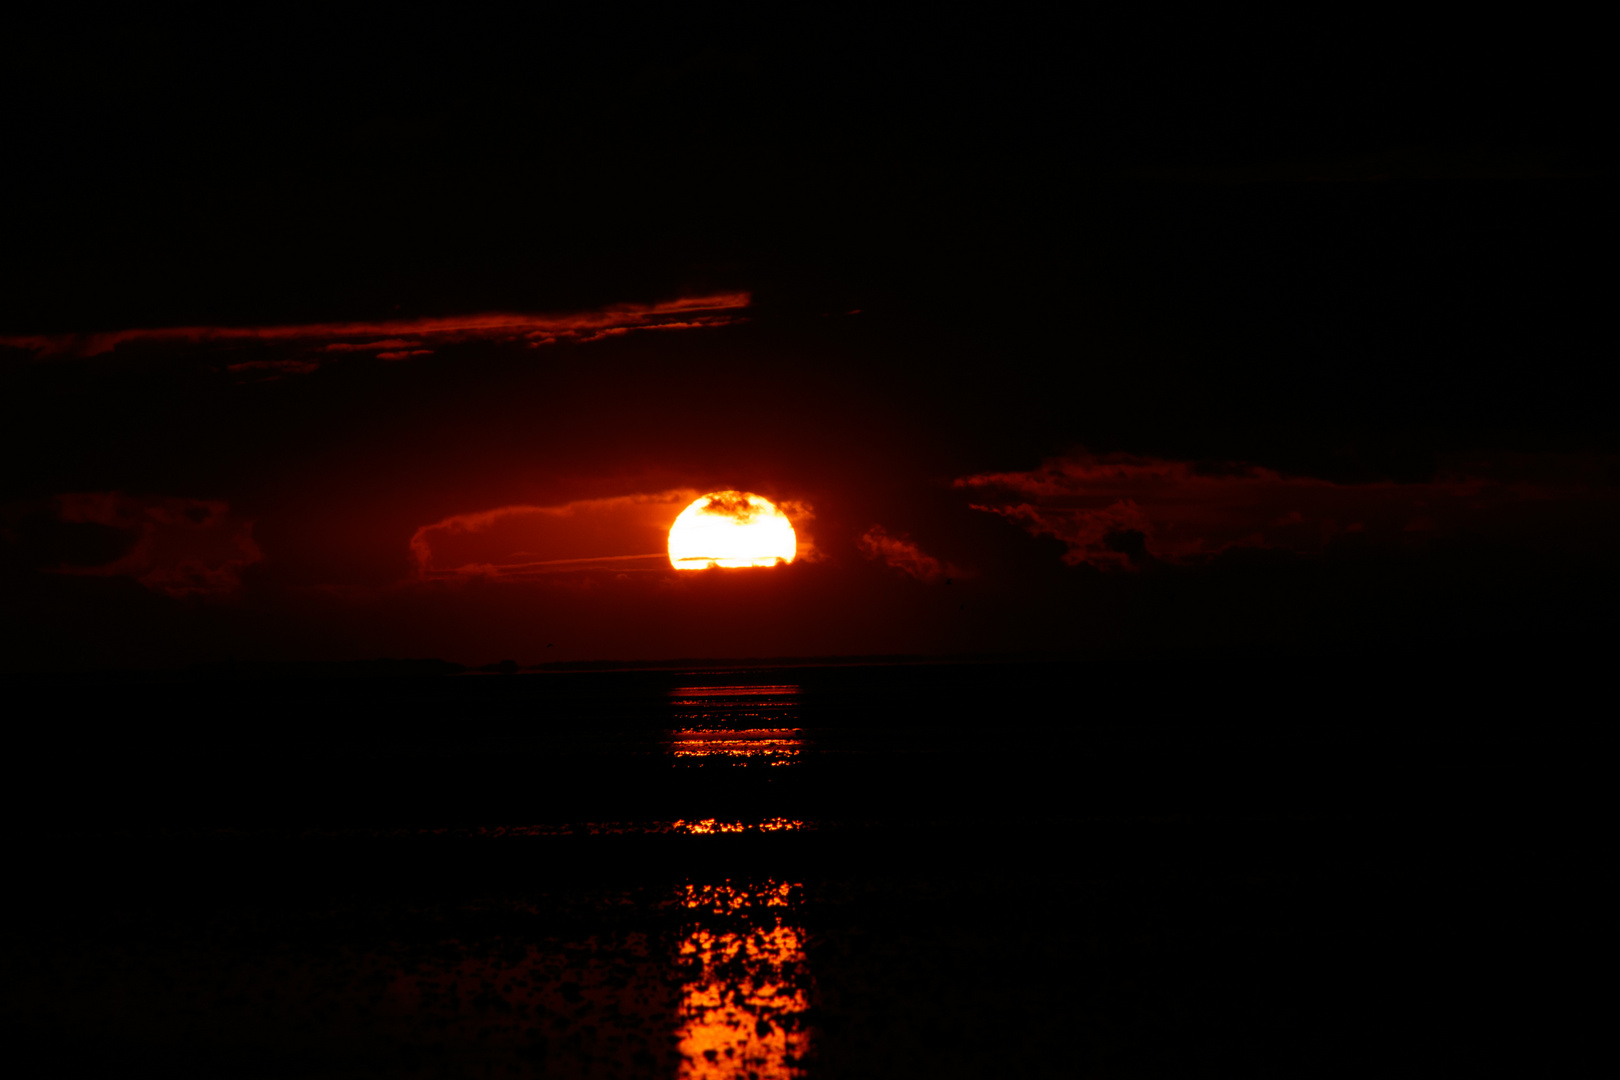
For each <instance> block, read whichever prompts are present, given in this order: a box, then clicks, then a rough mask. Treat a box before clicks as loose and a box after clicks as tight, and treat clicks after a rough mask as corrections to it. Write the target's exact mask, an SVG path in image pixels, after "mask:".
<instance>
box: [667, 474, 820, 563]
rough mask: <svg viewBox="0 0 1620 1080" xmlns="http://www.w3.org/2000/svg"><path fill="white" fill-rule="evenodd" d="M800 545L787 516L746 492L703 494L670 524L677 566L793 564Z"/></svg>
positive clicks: (671, 556)
mask: <svg viewBox="0 0 1620 1080" xmlns="http://www.w3.org/2000/svg"><path fill="white" fill-rule="evenodd" d="M798 549H799V545H798V538H797V537H796V536H795V535H794V533H793V525H792V523H791V522H789V521H788V519H787V515H786V514H783V513H782V511H780V510H778V509H777V508H776V506H775V504H773V503H772V502H771V501H770V500H769V499H762V498H760V497H759V496H758V495H750V494H748V493H747V492H744V491H716V492H712V493H710V494H708V495H705V496H703V497H702V498H701V499H698V500H697V501H696V502H694V503H692V505H690V506H688V507H687V508H686V509H685V510H682V511H681V514H680V517H677V518H676V519H675V524H673V525H671V526H670V527H669V561H670V564H671V565H673V566H674V567H675V569H677V570H705V569H707V568H709V567H711V566H731V567H736V566H775V565H776V564H777V563H778V562H784V563H790V562H792V561H793V556H794V555H795V554H797V552H798Z"/></svg>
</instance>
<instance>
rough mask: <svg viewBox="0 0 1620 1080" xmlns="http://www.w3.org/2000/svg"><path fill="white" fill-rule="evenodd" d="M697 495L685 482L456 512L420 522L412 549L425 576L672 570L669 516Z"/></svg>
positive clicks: (418, 570) (530, 575)
mask: <svg viewBox="0 0 1620 1080" xmlns="http://www.w3.org/2000/svg"><path fill="white" fill-rule="evenodd" d="M698 495H699V492H697V491H695V490H691V489H687V488H682V489H679V490H675V491H664V492H659V493H656V494H648V495H624V496H618V497H615V498H607V499H585V500H580V501H577V502H571V503H565V504H562V505H560V506H502V507H497V508H495V509H493V510H482V511H478V512H475V513H470V514H455V515H452V516H450V517H447V518H444V519H443V520H440V521H436V522H434V523H433V524H431V525H424V526H422V527H421V528H419V529H417V530H416V532H415V534H414V535H413V536H412V537H411V542H410V547H411V556H412V558H413V560H414V561H415V564H416V573H417V576H418V577H419V578H420V579H423V580H445V579H451V580H453V579H460V578H473V577H480V578H487V579H493V580H502V581H514V580H525V579H532V578H538V577H544V576H547V575H552V574H566V573H576V572H579V571H582V570H616V571H620V572H627V571H647V570H668V569H669V554H668V551H667V542H668V537H669V526H670V523H671V522H673V521H674V520H675V518H676V516H677V515H678V514H679V513H680V512H681V511H682V510H684V509H685V508H686V507H687V506H688V505H690V504H691V503H692V501H693V500H694V499H696V498H697V497H698Z"/></svg>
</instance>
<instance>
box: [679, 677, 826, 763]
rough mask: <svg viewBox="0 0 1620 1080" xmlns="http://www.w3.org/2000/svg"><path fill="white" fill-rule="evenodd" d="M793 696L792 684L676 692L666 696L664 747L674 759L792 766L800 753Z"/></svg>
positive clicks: (689, 688)
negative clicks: (668, 717) (669, 719)
mask: <svg viewBox="0 0 1620 1080" xmlns="http://www.w3.org/2000/svg"><path fill="white" fill-rule="evenodd" d="M798 693H799V687H798V686H797V685H796V684H781V685H771V686H682V687H678V688H676V689H675V690H672V691H670V706H671V708H672V710H673V713H674V715H673V719H674V725H673V726H672V729H671V730H670V731H669V733H668V735H667V737H666V739H665V747H666V749H667V750H668V752H669V753H670V754H671V755H672V756H674V757H677V758H696V759H713V760H715V761H716V762H726V761H733V762H748V763H757V764H765V765H788V764H792V763H793V762H794V761H795V760H797V759H798V758H799V757H800V755H801V754H802V752H803V750H804V739H803V738H802V737H801V732H800V730H799V728H797V727H794V726H792V725H793V724H794V723H795V722H796V721H797V720H798V712H797V708H796V704H797V697H798ZM701 763H702V761H701V760H700V761H695V762H692V764H701Z"/></svg>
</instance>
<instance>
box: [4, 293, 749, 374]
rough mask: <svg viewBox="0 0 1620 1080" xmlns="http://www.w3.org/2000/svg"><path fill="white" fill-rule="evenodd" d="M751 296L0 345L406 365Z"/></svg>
mask: <svg viewBox="0 0 1620 1080" xmlns="http://www.w3.org/2000/svg"><path fill="white" fill-rule="evenodd" d="M751 299H752V298H751V296H750V294H748V293H746V292H736V293H716V294H712V295H709V296H694V297H686V298H683V299H680V300H672V301H667V302H664V303H658V304H616V305H613V306H610V307H605V308H599V309H596V310H594V311H581V312H569V313H562V314H548V315H531V314H520V313H505V314H503V313H495V314H484V315H466V316H455V317H450V318H437V319H407V320H397V321H382V322H346V323H308V324H304V325H297V326H171V327H159V328H152V329H134V330H116V331H109V332H105V333H92V334H32V335H12V336H0V345H7V346H10V347H12V348H15V349H24V350H27V351H28V352H30V353H32V354H33V356H34V357H35V358H36V359H47V358H51V357H92V356H101V355H103V354H106V353H110V352H112V351H114V350H115V349H117V348H119V347H120V346H122V345H126V344H141V343H149V344H173V345H207V344H277V343H281V344H287V345H294V346H304V347H306V348H308V349H309V352H308V353H307V354H305V355H304V356H302V357H300V358H299V359H298V360H297V361H296V363H297V364H299V365H301V366H300V367H299V368H297V369H292V368H288V369H286V370H288V371H294V372H296V371H301V370H304V368H306V367H307V369H308V370H311V371H313V370H315V369H316V368H317V367H319V366H320V365H321V364H322V363H326V362H330V361H331V360H334V359H337V358H338V357H340V356H342V355H345V354H353V353H369V354H371V355H373V356H376V357H378V358H380V359H383V360H404V359H408V358H410V357H414V356H425V355H428V354H429V353H431V352H432V351H433V347H435V346H440V345H449V344H455V343H459V342H465V341H500V342H521V343H523V344H526V345H528V346H530V347H532V348H538V347H540V346H542V345H549V344H553V343H556V342H560V341H574V342H588V341H597V340H600V339H602V338H606V337H615V336H618V335H622V334H628V333H631V332H632V331H636V330H682V329H694V328H698V327H711V326H724V325H726V324H728V323H731V322H735V321H736V320H737V319H738V317H739V316H738V313H739V312H741V311H742V310H743V309H744V308H746V307H748V305H749V303H750V301H751ZM277 363H281V364H287V363H292V362H291V361H278V362H277ZM237 366H238V367H251V366H253V365H252V364H249V365H237ZM261 366H262V365H261ZM232 370H235V367H233V368H232Z"/></svg>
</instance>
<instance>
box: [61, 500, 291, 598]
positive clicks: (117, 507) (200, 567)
mask: <svg viewBox="0 0 1620 1080" xmlns="http://www.w3.org/2000/svg"><path fill="white" fill-rule="evenodd" d="M55 502H56V508H57V514H58V517H59V519H60V520H61V521H63V522H65V523H68V524H92V525H100V526H104V527H107V528H111V529H114V530H117V531H119V532H122V533H124V534H126V537H127V538H128V540H129V546H128V549H127V550H126V551H125V552H124V553H123V554H122V555H121V556H119V557H118V558H116V559H114V560H112V561H111V562H107V563H102V564H99V565H90V566H82V565H72V564H62V565H58V566H55V567H51V568H50V569H51V570H52V571H54V572H55V573H59V574H77V575H83V576H88V577H129V578H134V579H135V580H136V581H138V582H140V583H141V584H142V585H144V586H146V587H147V588H148V589H151V590H152V591H154V592H160V593H163V594H165V595H167V596H173V597H177V598H180V597H192V596H199V597H207V598H212V599H218V598H222V597H226V596H229V595H231V594H233V593H235V592H236V591H237V590H238V589H239V588H240V587H241V584H242V571H243V570H245V569H246V568H247V567H248V566H251V565H252V564H254V563H256V562H259V561H260V560H261V559H262V558H263V557H264V556H263V553H262V552H261V551H260V550H259V545H258V544H257V543H256V542H255V541H254V539H253V523H252V522H251V521H244V520H242V519H240V518H237V517H234V516H233V515H232V514H231V510H230V506H229V505H228V504H226V503H224V502H218V501H213V500H207V499H188V498H179V497H152V498H143V497H136V496H131V495H124V494H121V493H119V492H110V491H104V492H83V493H76V494H69V495H59V496H57V498H56V500H55Z"/></svg>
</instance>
